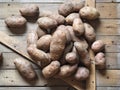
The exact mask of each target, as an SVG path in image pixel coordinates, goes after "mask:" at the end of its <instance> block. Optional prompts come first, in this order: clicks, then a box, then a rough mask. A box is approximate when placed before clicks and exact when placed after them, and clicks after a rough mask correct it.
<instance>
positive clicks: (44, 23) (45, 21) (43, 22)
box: [37, 17, 57, 30]
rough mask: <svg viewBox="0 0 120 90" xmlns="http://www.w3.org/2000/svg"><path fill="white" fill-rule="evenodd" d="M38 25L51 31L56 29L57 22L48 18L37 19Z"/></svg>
mask: <svg viewBox="0 0 120 90" xmlns="http://www.w3.org/2000/svg"><path fill="white" fill-rule="evenodd" d="M37 22H38V25H39V27H40V28H42V29H46V30H47V29H53V28H55V27H57V21H56V20H55V19H52V18H49V17H41V18H39V19H38V21H37Z"/></svg>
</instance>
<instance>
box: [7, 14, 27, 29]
mask: <svg viewBox="0 0 120 90" xmlns="http://www.w3.org/2000/svg"><path fill="white" fill-rule="evenodd" d="M26 22H27V20H26V19H25V18H24V17H22V16H17V15H16V16H10V17H8V18H6V19H5V23H6V24H7V26H8V27H10V28H18V27H19V28H20V27H24V26H25V25H26Z"/></svg>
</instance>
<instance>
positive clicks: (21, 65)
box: [14, 58, 37, 81]
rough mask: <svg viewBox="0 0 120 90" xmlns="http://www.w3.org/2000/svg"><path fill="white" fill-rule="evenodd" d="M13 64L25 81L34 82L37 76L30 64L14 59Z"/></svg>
mask: <svg viewBox="0 0 120 90" xmlns="http://www.w3.org/2000/svg"><path fill="white" fill-rule="evenodd" d="M14 64H15V66H16V68H17V70H18V71H19V72H20V74H21V75H22V76H23V77H24V78H25V79H27V80H29V81H31V80H35V78H36V76H37V75H36V72H35V70H34V69H33V66H32V64H31V63H29V62H28V61H25V60H24V59H21V58H16V59H15V60H14Z"/></svg>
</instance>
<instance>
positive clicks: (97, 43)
mask: <svg viewBox="0 0 120 90" xmlns="http://www.w3.org/2000/svg"><path fill="white" fill-rule="evenodd" d="M104 48H105V44H104V42H103V41H102V40H96V41H95V42H93V44H92V46H91V49H92V50H93V51H94V52H95V53H97V52H100V51H102V50H104Z"/></svg>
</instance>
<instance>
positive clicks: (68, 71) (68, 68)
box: [57, 64, 78, 78]
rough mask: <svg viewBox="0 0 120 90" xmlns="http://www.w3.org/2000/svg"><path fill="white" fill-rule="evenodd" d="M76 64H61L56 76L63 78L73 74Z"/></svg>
mask: <svg viewBox="0 0 120 90" xmlns="http://www.w3.org/2000/svg"><path fill="white" fill-rule="evenodd" d="M77 66H78V65H77V64H75V65H63V66H61V67H60V71H59V73H58V74H57V77H62V78H65V77H69V76H71V75H72V74H74V73H75V72H76V70H77Z"/></svg>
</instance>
